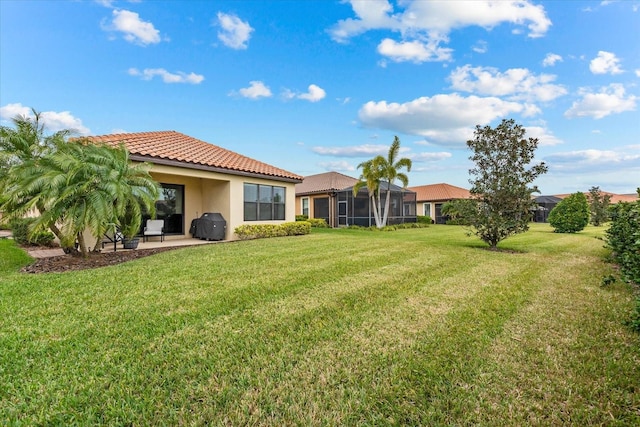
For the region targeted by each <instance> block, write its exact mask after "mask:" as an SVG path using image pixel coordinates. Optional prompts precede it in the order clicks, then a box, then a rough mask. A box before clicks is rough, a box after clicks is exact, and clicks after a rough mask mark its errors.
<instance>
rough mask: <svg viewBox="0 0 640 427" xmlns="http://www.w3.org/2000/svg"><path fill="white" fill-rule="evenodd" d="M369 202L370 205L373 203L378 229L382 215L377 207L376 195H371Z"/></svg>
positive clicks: (374, 217)
mask: <svg viewBox="0 0 640 427" xmlns="http://www.w3.org/2000/svg"><path fill="white" fill-rule="evenodd" d="M369 200H370V203H371V207H372V209H373V219H374V220H375V223H376V227H377V226H378V223H379V222H380V213H379V212H378V208H377V207H376V197H375V194H371V197H370V199H369Z"/></svg>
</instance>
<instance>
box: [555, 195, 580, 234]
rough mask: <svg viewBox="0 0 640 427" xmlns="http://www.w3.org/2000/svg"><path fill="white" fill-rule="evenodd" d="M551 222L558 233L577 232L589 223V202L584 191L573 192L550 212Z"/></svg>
mask: <svg viewBox="0 0 640 427" xmlns="http://www.w3.org/2000/svg"><path fill="white" fill-rule="evenodd" d="M549 224H550V225H551V226H552V227H553V228H554V231H555V232H556V233H577V232H578V231H582V230H584V228H585V227H586V226H587V224H589V204H588V202H587V197H586V196H585V195H584V193H582V192H577V193H574V194H571V195H570V196H569V197H567V198H565V199H563V200H562V201H560V203H558V204H557V205H556V207H555V208H553V209H552V210H551V212H550V213H549Z"/></svg>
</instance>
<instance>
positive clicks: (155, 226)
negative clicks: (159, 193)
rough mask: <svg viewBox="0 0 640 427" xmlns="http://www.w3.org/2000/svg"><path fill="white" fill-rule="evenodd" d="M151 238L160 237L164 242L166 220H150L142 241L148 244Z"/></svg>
mask: <svg viewBox="0 0 640 427" xmlns="http://www.w3.org/2000/svg"><path fill="white" fill-rule="evenodd" d="M151 236H160V241H161V242H163V241H164V220H163V219H148V220H147V226H146V227H145V228H144V232H143V233H142V241H144V242H146V241H147V239H148V238H149V237H151Z"/></svg>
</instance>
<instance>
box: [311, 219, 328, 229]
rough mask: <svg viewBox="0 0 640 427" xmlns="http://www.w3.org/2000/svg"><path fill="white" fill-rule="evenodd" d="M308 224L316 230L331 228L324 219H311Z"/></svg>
mask: <svg viewBox="0 0 640 427" xmlns="http://www.w3.org/2000/svg"><path fill="white" fill-rule="evenodd" d="M307 222H308V223H309V224H311V226H312V227H314V228H329V224H327V221H325V220H324V218H309V219H308V220H307Z"/></svg>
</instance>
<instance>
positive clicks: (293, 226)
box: [280, 221, 311, 236]
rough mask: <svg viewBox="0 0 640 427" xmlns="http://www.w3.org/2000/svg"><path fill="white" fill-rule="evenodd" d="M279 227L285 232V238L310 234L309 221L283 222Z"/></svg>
mask: <svg viewBox="0 0 640 427" xmlns="http://www.w3.org/2000/svg"><path fill="white" fill-rule="evenodd" d="M280 227H282V229H283V230H284V231H285V233H286V234H285V235H286V236H302V235H304V234H309V233H311V223H310V222H309V221H296V222H285V223H284V224H282V225H281V226H280Z"/></svg>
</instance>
